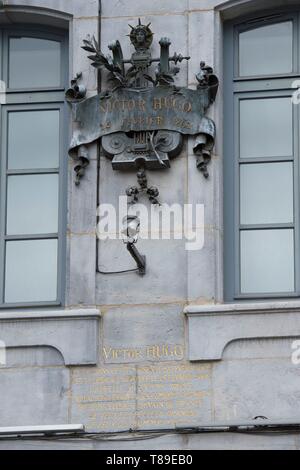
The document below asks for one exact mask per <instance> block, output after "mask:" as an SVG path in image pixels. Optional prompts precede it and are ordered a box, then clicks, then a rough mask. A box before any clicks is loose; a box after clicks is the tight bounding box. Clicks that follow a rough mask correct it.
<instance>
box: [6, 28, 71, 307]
mask: <svg viewBox="0 0 300 470" xmlns="http://www.w3.org/2000/svg"><path fill="white" fill-rule="evenodd" d="M0 35H1V41H0V47H1V57H3V69H2V71H1V80H3V81H4V82H5V83H8V41H9V38H10V37H12V36H15V35H22V36H26V37H34V38H37V39H45V40H47V39H48V40H55V41H57V42H60V44H61V82H60V84H59V85H58V86H57V87H54V88H52V87H47V88H32V89H26V88H24V89H18V90H11V89H9V88H7V93H6V102H5V104H3V105H2V106H1V107H2V113H1V121H2V124H1V127H2V132H3V135H7V121H8V116H9V113H10V112H16V111H35V110H36V111H38V110H39V111H43V110H58V111H59V113H60V137H59V140H60V142H59V167H58V169H57V171H56V170H54V169H52V170H51V172H50V171H48V170H41V169H35V170H32V171H30V172H29V171H26V170H24V171H15V172H10V171H8V170H7V168H6V158H5V154H6V152H7V148H6V146H7V142H8V141H7V138H4V139H3V141H2V151H1V154H2V158H1V187H2V191H4V197H1V209H0V216H1V227H2V228H1V234H0V236H1V240H0V248H1V249H0V259H1V266H2V270H1V273H0V279H1V289H0V296H1V298H0V302H1V303H0V309H6V308H19V307H41V306H44V307H49V306H51V307H52V306H62V305H63V302H64V294H65V255H66V225H67V224H66V216H67V207H66V195H67V192H66V185H67V163H66V158H65V155H66V153H67V145H68V141H67V134H68V133H67V132H66V129H67V109H66V103H65V97H64V93H65V89H66V87H67V84H68V37H67V34H66V32H64V31H62V30H58V29H55V28H48V27H43V28H41V27H39V26H37V25H27V24H21V25H9V26H2V27H1V28H0ZM10 174H18V175H23V174H24V175H25V174H30V175H31V174H35V175H38V174H58V177H59V184H58V192H59V205H58V232H57V235H56V237H55V238H54V234H47V235H40V236H39V237H37V236H36V235H29V234H28V235H26V236H21V235H20V236H17V237H12V236H8V235H7V234H6V231H5V226H6V222H5V220H6V211H7V209H6V201H7V197H5V196H7V195H6V187H7V176H8V175H10ZM2 194H3V193H2ZM50 239H57V240H58V255H57V298H56V300H53V301H36V302H15V303H8V302H5V298H4V286H5V262H4V260H5V244H6V242H7V241H9V240H32V241H34V240H50Z"/></svg>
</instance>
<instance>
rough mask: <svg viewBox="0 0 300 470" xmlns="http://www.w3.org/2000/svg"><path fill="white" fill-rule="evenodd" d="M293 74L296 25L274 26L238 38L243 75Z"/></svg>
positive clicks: (264, 27) (241, 72)
mask: <svg viewBox="0 0 300 470" xmlns="http://www.w3.org/2000/svg"><path fill="white" fill-rule="evenodd" d="M292 71H293V23H292V21H286V22H284V23H278V24H272V25H268V26H263V27H260V28H256V29H252V30H250V31H245V32H244V33H241V34H240V35H239V74H240V76H253V75H273V74H284V73H290V72H292Z"/></svg>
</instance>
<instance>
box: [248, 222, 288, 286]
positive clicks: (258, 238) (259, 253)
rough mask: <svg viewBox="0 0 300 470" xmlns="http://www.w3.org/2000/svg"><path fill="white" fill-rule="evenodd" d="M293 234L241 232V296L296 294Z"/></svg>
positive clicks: (283, 232) (267, 231)
mask: <svg viewBox="0 0 300 470" xmlns="http://www.w3.org/2000/svg"><path fill="white" fill-rule="evenodd" d="M294 288H295V286H294V232H293V230H290V229H286V230H247V231H242V232H241V293H242V294H251V293H276V292H293V291H294Z"/></svg>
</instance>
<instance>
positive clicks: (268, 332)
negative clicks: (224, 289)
mask: <svg viewBox="0 0 300 470" xmlns="http://www.w3.org/2000/svg"><path fill="white" fill-rule="evenodd" d="M254 305H255V304H254ZM193 308H194V307H193ZM193 308H192V307H187V308H186V312H187V315H188V328H189V359H190V360H191V361H195V360H198V361H206V360H208V361H213V360H220V359H222V354H223V351H224V349H225V347H226V346H227V345H228V344H229V343H231V342H232V341H236V340H240V339H250V338H252V339H258V338H276V337H280V338H284V337H293V338H295V337H299V336H300V314H299V311H294V312H293V311H291V312H288V311H286V312H285V313H284V314H283V315H282V314H280V313H275V312H268V311H265V312H263V309H262V312H259V308H258V311H256V312H255V311H253V312H251V313H250V312H249V313H246V312H243V307H242V305H241V307H240V308H241V311H240V313H239V314H238V315H237V314H236V313H232V314H230V313H225V312H223V313H206V314H205V313H199V314H197V313H188V312H189V310H190V309H193ZM195 308H196V309H197V308H199V311H201V306H199V307H195ZM236 308H238V307H237V306H236ZM254 308H255V307H254Z"/></svg>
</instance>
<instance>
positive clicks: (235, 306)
mask: <svg viewBox="0 0 300 470" xmlns="http://www.w3.org/2000/svg"><path fill="white" fill-rule="evenodd" d="M287 310H288V311H293V310H300V300H286V301H276V300H274V301H271V302H251V303H250V302H248V303H246V302H243V303H230V304H209V305H188V306H187V307H185V309H184V313H186V314H187V315H190V314H198V315H205V314H227V313H229V314H235V313H236V314H240V313H244V312H247V313H251V312H253V313H255V312H266V313H267V312H273V313H274V312H285V311H287Z"/></svg>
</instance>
